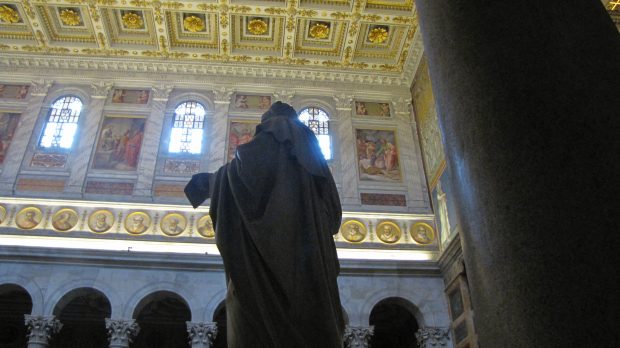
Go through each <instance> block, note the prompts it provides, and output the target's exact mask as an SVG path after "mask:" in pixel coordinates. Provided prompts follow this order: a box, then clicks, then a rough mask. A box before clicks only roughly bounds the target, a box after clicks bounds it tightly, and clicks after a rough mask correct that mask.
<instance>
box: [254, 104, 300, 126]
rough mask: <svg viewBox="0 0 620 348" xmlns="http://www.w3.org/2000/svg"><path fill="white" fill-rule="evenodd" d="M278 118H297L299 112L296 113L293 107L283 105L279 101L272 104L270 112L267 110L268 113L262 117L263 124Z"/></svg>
mask: <svg viewBox="0 0 620 348" xmlns="http://www.w3.org/2000/svg"><path fill="white" fill-rule="evenodd" d="M276 116H285V117H288V118H297V112H296V111H295V109H293V107H292V106H290V105H288V104H286V103H283V102H281V101H277V102H275V103H273V104H271V107H270V108H269V110H267V112H265V113H264V114H263V116H262V117H261V119H260V120H261V122H265V121H267V120H268V119H270V118H272V117H276Z"/></svg>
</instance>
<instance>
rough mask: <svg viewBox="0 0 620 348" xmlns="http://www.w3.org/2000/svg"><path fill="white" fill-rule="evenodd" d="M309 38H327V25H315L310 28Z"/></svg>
mask: <svg viewBox="0 0 620 348" xmlns="http://www.w3.org/2000/svg"><path fill="white" fill-rule="evenodd" d="M310 36H312V37H313V38H315V39H325V38H326V37H328V36H329V25H327V24H325V23H316V24H314V25H313V26H311V27H310Z"/></svg>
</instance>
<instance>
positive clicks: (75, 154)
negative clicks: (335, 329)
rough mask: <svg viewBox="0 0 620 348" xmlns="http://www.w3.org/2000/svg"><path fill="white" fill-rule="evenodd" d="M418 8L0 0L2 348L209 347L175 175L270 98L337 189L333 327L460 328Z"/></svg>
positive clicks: (449, 180) (203, 272)
mask: <svg viewBox="0 0 620 348" xmlns="http://www.w3.org/2000/svg"><path fill="white" fill-rule="evenodd" d="M602 3H603V5H604V6H605V8H606V10H607V14H608V15H609V16H610V17H611V18H612V20H613V22H614V23H615V25H616V26H618V27H620V2H618V1H611V0H603V1H602ZM418 17H419V14H418V10H417V9H416V4H415V3H414V1H413V0H330V1H318V0H207V1H195V0H178V1H177V0H173V1H159V0H152V1H151V0H0V71H1V74H0V348H9V347H11V348H13V347H67V348H68V347H97V348H99V347H161V348H168V347H170V348H172V347H175V348H176V347H226V310H225V301H224V299H225V292H226V284H225V276H224V270H223V266H222V260H221V258H220V256H219V253H218V250H217V248H216V246H215V240H214V238H215V233H214V230H213V225H212V222H211V220H210V218H209V215H208V212H209V206H208V201H207V202H206V203H205V205H203V206H201V207H199V208H197V209H193V208H192V207H191V206H190V204H189V202H188V201H187V199H186V198H185V196H184V193H183V188H184V186H185V184H186V183H187V182H188V180H189V179H190V178H191V176H192V175H193V174H195V173H199V172H213V171H215V170H217V168H219V167H220V166H221V165H223V164H225V163H227V162H228V161H230V160H231V159H232V158H233V157H234V155H235V149H236V148H237V146H239V145H241V144H244V143H246V142H248V141H250V140H251V138H252V136H253V134H254V131H255V126H256V125H257V124H258V123H259V121H260V116H261V115H262V113H264V112H265V111H266V110H267V109H268V108H269V106H270V105H271V104H272V103H273V102H275V101H282V102H286V103H289V104H290V105H292V106H293V107H294V108H295V110H297V111H298V113H299V118H300V120H301V121H302V122H304V123H305V124H306V125H308V126H309V127H310V128H311V129H312V130H313V132H314V133H315V134H316V136H317V139H318V140H319V143H320V145H321V149H322V151H323V154H324V156H325V158H326V159H327V161H328V164H329V167H330V169H331V171H332V174H333V176H334V179H335V181H336V185H337V188H338V191H339V195H340V199H341V203H342V207H343V219H342V225H341V228H340V231H339V232H338V234H336V235H335V236H334V240H335V243H336V247H337V251H338V256H339V259H340V263H341V273H340V276H339V278H338V283H339V289H340V296H341V300H342V306H343V308H342V309H343V313H344V314H345V318H346V324H347V326H346V331H345V335H344V337H343V341H344V344H345V347H373V348H383V347H385V348H392V347H403V348H404V347H407V348H409V347H453V348H465V347H467V348H477V347H478V333H477V329H476V321H475V317H474V306H473V305H472V301H471V297H470V286H469V283H468V282H469V280H468V274H467V272H466V267H465V262H464V258H463V248H462V240H461V239H462V238H461V233H462V225H461V223H460V221H462V219H467V215H466V214H464V213H459V212H458V210H457V209H458V208H457V205H456V203H455V199H454V195H455V190H456V187H455V186H454V185H455V184H454V183H455V182H457V181H458V180H457V179H458V178H456V177H454V176H455V175H457V173H459V172H458V171H456V170H454V169H453V168H451V167H450V162H449V161H448V160H447V156H446V150H445V144H446V142H445V139H443V138H444V137H445V136H442V130H441V127H440V123H439V121H438V108H437V105H436V98H435V97H434V94H433V89H432V84H431V74H429V64H431V63H432V60H431V59H430V58H429V57H428V56H427V54H426V51H425V45H424V43H423V37H422V33H421V30H420V23H419V18H418ZM490 347H492V345H490Z"/></svg>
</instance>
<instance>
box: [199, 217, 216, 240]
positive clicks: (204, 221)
mask: <svg viewBox="0 0 620 348" xmlns="http://www.w3.org/2000/svg"><path fill="white" fill-rule="evenodd" d="M196 229H197V230H198V233H199V234H200V235H201V236H203V237H205V238H213V237H215V231H214V230H213V222H212V221H211V217H210V216H209V215H205V216H203V217H201V218H200V219H198V224H197V228H196Z"/></svg>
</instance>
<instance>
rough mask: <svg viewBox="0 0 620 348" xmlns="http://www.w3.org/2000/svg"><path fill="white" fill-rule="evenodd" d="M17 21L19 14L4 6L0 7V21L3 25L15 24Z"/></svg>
mask: <svg viewBox="0 0 620 348" xmlns="http://www.w3.org/2000/svg"><path fill="white" fill-rule="evenodd" d="M19 20H20V18H19V13H17V11H15V10H14V9H12V8H11V7H9V6H6V5H2V6H1V7H0V21H2V22H4V23H17V22H19Z"/></svg>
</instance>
